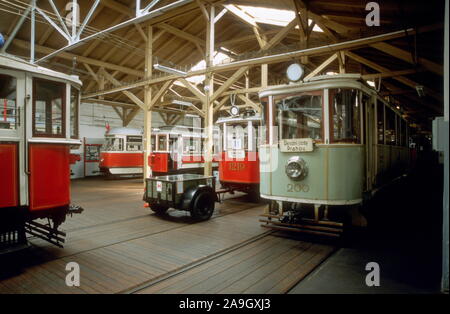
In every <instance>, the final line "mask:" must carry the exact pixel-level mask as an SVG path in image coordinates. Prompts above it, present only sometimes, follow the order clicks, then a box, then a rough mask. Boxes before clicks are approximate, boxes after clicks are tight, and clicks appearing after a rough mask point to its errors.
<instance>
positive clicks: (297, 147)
mask: <svg viewBox="0 0 450 314" xmlns="http://www.w3.org/2000/svg"><path fill="white" fill-rule="evenodd" d="M313 149H314V148H313V140H312V138H294V139H285V140H281V141H280V151H281V152H284V153H298V152H312V151H313Z"/></svg>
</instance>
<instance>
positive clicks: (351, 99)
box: [330, 89, 361, 144]
mask: <svg viewBox="0 0 450 314" xmlns="http://www.w3.org/2000/svg"><path fill="white" fill-rule="evenodd" d="M330 100H331V110H330V112H332V116H333V119H332V120H331V124H332V125H331V132H332V133H331V135H332V140H331V141H332V142H334V143H336V142H345V143H355V144H356V143H360V140H361V115H360V110H361V104H360V99H359V92H358V90H355V89H335V90H330Z"/></svg>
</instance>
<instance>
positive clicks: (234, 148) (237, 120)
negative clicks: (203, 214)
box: [216, 111, 261, 194]
mask: <svg viewBox="0 0 450 314" xmlns="http://www.w3.org/2000/svg"><path fill="white" fill-rule="evenodd" d="M216 123H217V124H218V125H220V126H221V129H222V134H223V136H224V140H223V143H222V144H223V151H222V153H221V154H222V155H221V160H220V162H219V180H220V184H221V186H222V187H223V188H225V189H230V190H237V191H241V192H245V193H250V194H259V156H258V142H259V140H258V130H259V127H260V125H261V117H260V116H259V114H256V113H255V112H253V111H249V112H246V113H244V114H241V115H235V116H231V117H226V118H219V119H218V120H217V122H216Z"/></svg>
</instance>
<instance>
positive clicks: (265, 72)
mask: <svg viewBox="0 0 450 314" xmlns="http://www.w3.org/2000/svg"><path fill="white" fill-rule="evenodd" d="M268 85H269V65H268V64H261V87H267V86H268Z"/></svg>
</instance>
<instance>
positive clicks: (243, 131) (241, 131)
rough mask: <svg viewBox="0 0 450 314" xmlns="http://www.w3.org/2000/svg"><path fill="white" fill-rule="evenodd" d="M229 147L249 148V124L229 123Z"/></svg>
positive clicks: (229, 148) (230, 148)
mask: <svg viewBox="0 0 450 314" xmlns="http://www.w3.org/2000/svg"><path fill="white" fill-rule="evenodd" d="M227 133H228V134H227V149H228V150H235V149H242V150H247V149H248V126H247V124H245V125H240V124H238V125H228V126H227Z"/></svg>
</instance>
